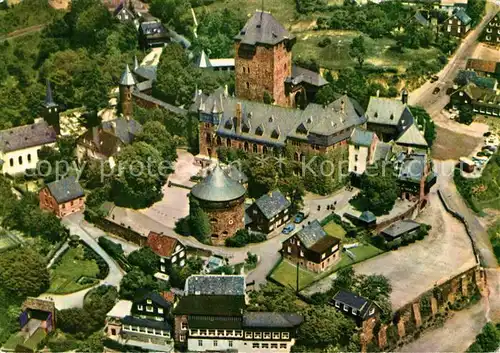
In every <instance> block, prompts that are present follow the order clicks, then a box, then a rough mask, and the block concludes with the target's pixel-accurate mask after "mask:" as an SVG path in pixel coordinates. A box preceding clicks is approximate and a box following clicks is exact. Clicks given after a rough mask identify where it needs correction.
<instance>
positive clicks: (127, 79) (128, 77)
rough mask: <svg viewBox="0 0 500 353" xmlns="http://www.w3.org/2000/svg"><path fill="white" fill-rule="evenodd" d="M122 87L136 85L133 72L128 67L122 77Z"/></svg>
mask: <svg viewBox="0 0 500 353" xmlns="http://www.w3.org/2000/svg"><path fill="white" fill-rule="evenodd" d="M120 85H122V86H134V85H135V79H134V76H132V72H131V71H130V67H128V65H127V66H126V67H125V71H124V72H123V74H122V77H121V78H120Z"/></svg>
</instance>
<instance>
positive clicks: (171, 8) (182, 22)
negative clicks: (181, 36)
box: [149, 0, 191, 33]
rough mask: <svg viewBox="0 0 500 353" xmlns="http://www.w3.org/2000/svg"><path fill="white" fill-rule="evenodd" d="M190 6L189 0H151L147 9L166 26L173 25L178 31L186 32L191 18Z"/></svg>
mask: <svg viewBox="0 0 500 353" xmlns="http://www.w3.org/2000/svg"><path fill="white" fill-rule="evenodd" d="M190 8H191V5H190V3H189V0H153V1H152V2H151V5H150V7H149V11H150V13H151V14H152V15H153V16H155V17H158V18H159V19H160V20H161V21H162V22H163V23H164V24H166V25H167V26H172V27H174V28H175V30H176V31H178V32H180V33H187V32H188V25H189V24H190V19H191V14H190V13H189V11H190Z"/></svg>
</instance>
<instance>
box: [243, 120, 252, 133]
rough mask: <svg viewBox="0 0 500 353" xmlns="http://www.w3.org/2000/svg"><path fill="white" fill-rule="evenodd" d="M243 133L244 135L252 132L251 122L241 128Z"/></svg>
mask: <svg viewBox="0 0 500 353" xmlns="http://www.w3.org/2000/svg"><path fill="white" fill-rule="evenodd" d="M241 131H243V132H244V133H249V132H250V122H246V123H244V124H243V126H242V127H241Z"/></svg>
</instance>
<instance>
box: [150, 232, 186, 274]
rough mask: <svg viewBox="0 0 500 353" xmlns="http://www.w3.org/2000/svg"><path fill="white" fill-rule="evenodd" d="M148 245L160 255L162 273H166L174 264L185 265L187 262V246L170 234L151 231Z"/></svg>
mask: <svg viewBox="0 0 500 353" xmlns="http://www.w3.org/2000/svg"><path fill="white" fill-rule="evenodd" d="M148 246H149V247H150V248H151V250H153V252H154V253H155V254H156V255H158V256H159V257H160V268H159V269H158V270H159V271H160V272H161V273H163V274H166V273H167V271H168V268H169V267H170V266H172V265H177V266H180V267H183V266H184V265H185V263H186V258H187V255H186V246H185V245H184V244H182V243H181V242H180V241H179V240H178V239H176V238H174V237H170V236H168V235H163V234H158V233H156V232H153V231H151V232H149V235H148Z"/></svg>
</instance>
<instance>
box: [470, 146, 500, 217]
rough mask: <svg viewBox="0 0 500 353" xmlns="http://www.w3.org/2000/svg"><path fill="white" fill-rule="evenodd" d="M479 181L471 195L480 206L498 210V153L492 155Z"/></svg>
mask: <svg viewBox="0 0 500 353" xmlns="http://www.w3.org/2000/svg"><path fill="white" fill-rule="evenodd" d="M479 180H480V181H479V183H478V184H477V186H476V187H475V188H473V197H474V199H475V200H476V204H477V205H478V206H479V207H481V208H483V209H484V208H493V209H495V210H500V153H497V154H496V157H495V156H493V157H492V158H491V160H490V161H489V163H488V165H487V166H486V168H484V171H483V175H482V176H481V178H480V179H479Z"/></svg>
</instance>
